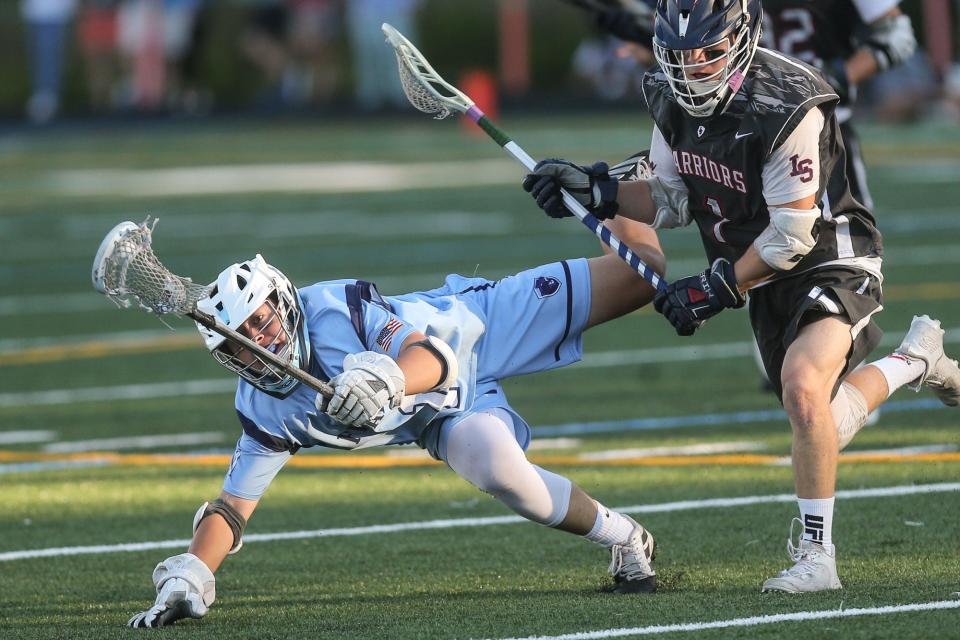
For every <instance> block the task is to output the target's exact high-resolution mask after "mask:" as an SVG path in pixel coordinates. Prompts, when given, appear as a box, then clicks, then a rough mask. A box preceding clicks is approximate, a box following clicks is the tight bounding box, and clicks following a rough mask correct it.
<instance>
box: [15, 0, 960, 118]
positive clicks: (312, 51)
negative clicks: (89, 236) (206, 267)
mask: <svg viewBox="0 0 960 640" xmlns="http://www.w3.org/2000/svg"><path fill="white" fill-rule="evenodd" d="M618 2H619V5H618V4H617V3H618ZM600 4H601V5H603V6H610V7H614V8H616V7H617V6H620V7H627V8H630V7H634V8H636V7H642V6H644V5H645V4H646V0H602V2H600ZM576 5H579V8H578V6H576ZM583 6H584V3H583V2H580V1H579V0H578V1H574V0H490V2H485V3H469V4H462V3H454V2H451V1H450V0H20V1H19V2H17V3H13V2H0V69H2V72H3V77H4V79H5V83H4V85H3V86H0V118H7V119H14V118H16V119H20V118H22V114H23V113H24V105H26V113H27V115H28V117H29V119H30V121H32V122H37V123H42V122H48V121H50V120H51V119H53V118H55V117H56V116H57V115H58V114H61V113H66V114H69V115H85V114H90V113H93V114H107V113H112V112H122V113H137V114H139V113H158V114H169V113H206V112H208V111H213V112H234V113H236V112H244V111H250V110H258V111H260V112H267V113H282V112H307V113H309V112H311V111H316V110H322V111H324V112H347V111H358V110H359V111H363V112H373V113H375V112H379V111H381V110H383V109H397V108H403V109H406V101H405V99H404V97H403V95H402V93H401V90H400V85H399V82H398V79H397V75H396V66H395V61H394V59H393V55H392V54H391V52H390V50H389V49H388V48H387V47H386V46H385V45H384V43H383V36H382V35H381V33H380V28H379V27H380V25H381V23H383V22H389V23H391V24H393V25H394V26H396V27H397V28H399V29H400V31H401V32H403V33H405V34H406V35H407V36H408V37H410V38H411V39H412V40H413V41H414V42H416V43H417V44H418V45H420V46H421V47H422V48H423V49H424V50H425V51H427V52H428V55H429V56H430V58H431V60H434V61H435V62H436V64H437V65H438V70H439V71H441V73H444V74H446V75H448V76H449V77H450V78H451V79H462V78H460V76H458V75H457V74H462V73H466V72H467V71H469V70H471V69H481V70H483V71H484V72H488V73H489V74H490V77H491V78H493V81H494V86H495V88H496V89H499V91H498V93H499V94H500V97H501V98H502V99H503V100H506V101H507V102H508V105H509V106H511V107H514V108H523V107H529V108H537V107H542V106H543V105H550V106H551V108H555V107H561V108H562V107H566V108H571V109H582V108H589V107H591V106H592V105H597V104H599V103H602V102H609V103H616V104H618V105H622V106H625V107H627V106H629V107H631V108H632V107H635V106H637V107H641V108H642V96H641V94H640V91H639V81H640V78H641V77H642V74H643V72H644V71H645V70H646V69H647V68H648V67H649V66H650V65H651V64H653V62H652V60H651V59H650V55H649V51H648V50H646V49H644V48H643V47H642V46H637V45H630V44H629V43H627V42H625V41H623V40H622V39H618V38H615V37H612V36H610V35H603V34H601V33H598V30H597V28H596V24H595V22H596V19H595V17H592V16H591V15H590V14H589V12H585V11H584V10H583ZM591 6H592V5H591ZM901 7H902V8H903V10H904V11H905V12H906V13H908V14H909V15H910V16H911V18H912V21H913V24H914V29H915V32H916V34H917V38H918V40H919V41H920V45H921V48H920V51H919V52H918V54H917V55H916V56H915V58H914V59H913V60H910V61H909V62H908V63H907V64H906V65H904V66H902V67H900V68H899V69H895V70H893V71H891V72H890V73H887V74H884V75H881V76H879V77H878V78H876V79H875V80H874V81H873V82H872V83H871V84H870V85H868V86H863V87H862V93H863V97H864V100H862V101H861V103H860V104H859V105H858V109H861V110H862V112H863V113H862V114H861V115H865V116H867V117H877V118H882V119H887V120H901V119H910V118H925V117H939V118H951V119H956V120H960V71H958V68H960V67H957V64H958V63H957V53H958V51H957V47H958V45H957V40H958V38H957V29H958V23H957V21H958V17H957V16H958V14H960V0H903V2H902V4H901ZM74 18H76V20H75V21H74ZM74 27H75V28H74Z"/></svg>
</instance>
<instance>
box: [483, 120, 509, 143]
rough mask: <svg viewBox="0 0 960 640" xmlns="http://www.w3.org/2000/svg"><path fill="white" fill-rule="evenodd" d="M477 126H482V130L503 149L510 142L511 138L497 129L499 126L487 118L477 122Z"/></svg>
mask: <svg viewBox="0 0 960 640" xmlns="http://www.w3.org/2000/svg"><path fill="white" fill-rule="evenodd" d="M477 124H478V125H480V128H481V129H483V130H484V131H486V132H487V135H488V136H490V137H491V138H493V139H494V140H496V141H497V144H498V145H500V146H501V147H502V146H504V145H506V144H507V143H508V142H510V136H508V135H507V134H505V133H504V132H503V131H501V130H500V129H498V128H497V125H495V124H493V122H492V121H491V120H490V118H488V117H487V116H483V117H482V118H480V119H479V120H477Z"/></svg>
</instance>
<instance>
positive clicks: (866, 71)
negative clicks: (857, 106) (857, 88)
mask: <svg viewBox="0 0 960 640" xmlns="http://www.w3.org/2000/svg"><path fill="white" fill-rule="evenodd" d="M844 67H845V69H846V72H847V80H848V81H849V82H850V84H851V85H856V84H860V83H862V82H864V81H866V80H869V79H870V78H872V77H873V76H875V75H876V74H877V72H878V71H880V65H879V64H877V59H876V58H875V57H874V55H873V52H872V51H870V49H868V48H867V47H862V48H860V49H857V50H856V51H855V52H854V54H853V55H852V56H850V57H849V58H847V61H846V64H845V65H844Z"/></svg>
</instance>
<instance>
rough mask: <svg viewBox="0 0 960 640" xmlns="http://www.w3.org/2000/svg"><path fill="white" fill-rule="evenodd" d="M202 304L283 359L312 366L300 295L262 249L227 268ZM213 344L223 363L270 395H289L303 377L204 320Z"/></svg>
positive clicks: (199, 305)
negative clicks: (235, 341)
mask: <svg viewBox="0 0 960 640" xmlns="http://www.w3.org/2000/svg"><path fill="white" fill-rule="evenodd" d="M197 308H198V309H199V310H202V311H205V312H207V313H209V314H211V315H215V316H217V317H218V318H219V319H220V321H221V322H223V324H225V325H226V326H228V327H229V328H231V329H233V330H235V331H237V332H238V333H240V334H241V335H244V336H246V337H248V338H250V339H251V340H253V341H254V342H256V343H257V344H259V345H260V346H262V347H263V348H265V349H267V350H268V351H270V352H272V353H273V354H274V355H276V356H277V357H278V358H280V359H281V360H282V361H283V362H286V363H287V364H289V365H292V366H294V367H297V368H299V369H302V370H306V368H307V366H308V364H309V363H308V359H309V354H310V343H309V338H308V334H307V332H306V330H305V328H304V326H303V312H302V302H301V300H300V295H299V293H298V292H297V291H296V289H295V288H294V287H293V285H292V284H291V283H290V281H289V280H287V278H286V277H285V276H284V275H283V274H282V273H280V271H278V270H277V269H275V268H273V267H272V266H270V265H268V264H267V263H266V261H264V260H263V258H261V257H260V256H259V255H258V256H257V257H256V258H254V259H253V260H249V261H247V262H244V263H240V264H236V265H233V266H231V267H229V268H228V269H226V270H224V271H223V272H222V273H221V274H220V277H219V278H218V279H217V281H216V282H214V283H213V284H212V285H211V287H210V293H209V296H208V297H207V298H204V299H201V300H200V301H198V303H197ZM198 328H199V329H200V333H201V335H203V337H204V339H205V341H206V343H207V348H208V349H209V350H210V353H211V355H213V357H214V359H215V360H216V361H217V362H218V363H220V364H221V365H222V366H224V367H226V368H227V369H229V370H230V371H232V372H233V373H235V374H237V375H238V376H240V377H241V378H243V379H244V380H246V381H247V382H249V383H250V384H252V385H253V386H255V387H257V388H258V389H261V390H262V391H265V392H266V393H269V394H270V395H274V396H278V397H284V396H286V395H288V394H289V393H290V392H292V391H293V389H294V388H295V387H296V386H297V384H298V383H299V381H298V380H297V379H296V378H294V377H293V376H292V375H290V374H289V373H286V372H284V371H283V370H282V369H280V368H278V367H276V366H274V365H272V364H270V363H269V362H267V361H265V360H264V359H263V358H261V357H260V356H258V355H257V354H256V353H253V352H251V351H249V350H247V349H245V348H243V347H240V346H237V345H234V344H232V343H231V342H229V341H228V340H226V339H224V338H223V337H221V336H219V334H216V333H214V332H212V331H210V330H208V329H205V328H204V327H203V326H202V325H199V324H198Z"/></svg>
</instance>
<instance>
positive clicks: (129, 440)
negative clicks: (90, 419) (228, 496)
mask: <svg viewBox="0 0 960 640" xmlns="http://www.w3.org/2000/svg"><path fill="white" fill-rule="evenodd" d="M0 435H3V434H0ZM224 438H225V435H224V434H223V433H221V432H219V431H205V432H201V433H171V434H165V435H160V436H129V437H126V438H96V439H93V440H70V441H67V442H54V443H52V444H48V445H46V446H44V447H43V450H44V452H46V453H78V452H81V451H122V450H124V449H153V448H155V447H173V446H179V445H190V444H215V443H218V442H223V439H224Z"/></svg>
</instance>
